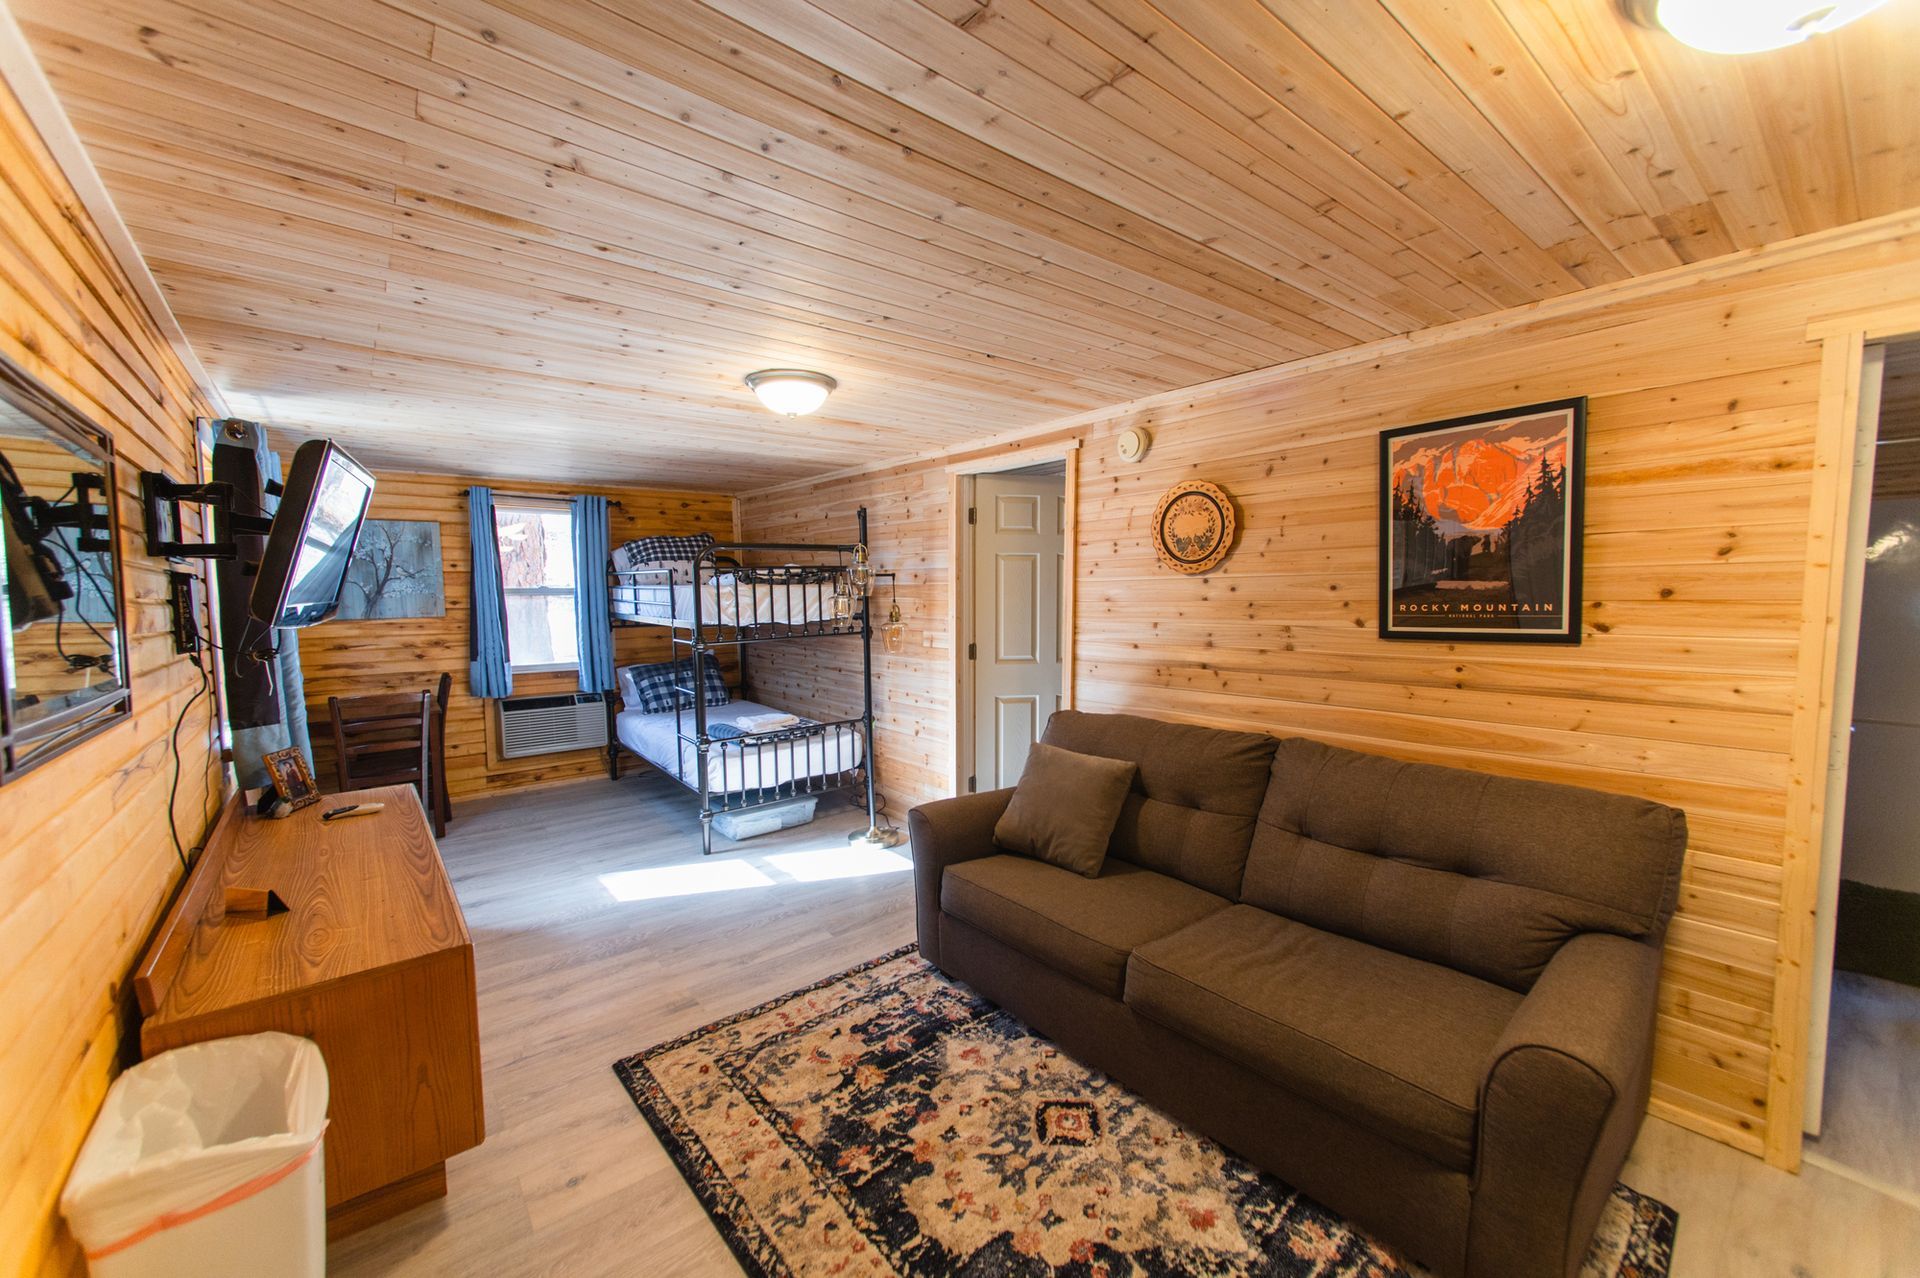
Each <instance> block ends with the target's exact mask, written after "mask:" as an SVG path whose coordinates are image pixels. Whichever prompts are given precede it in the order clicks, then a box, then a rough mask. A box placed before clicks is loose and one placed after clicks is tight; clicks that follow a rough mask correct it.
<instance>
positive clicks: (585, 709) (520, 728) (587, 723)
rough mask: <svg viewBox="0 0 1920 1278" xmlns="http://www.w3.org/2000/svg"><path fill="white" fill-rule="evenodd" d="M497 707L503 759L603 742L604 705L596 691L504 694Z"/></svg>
mask: <svg viewBox="0 0 1920 1278" xmlns="http://www.w3.org/2000/svg"><path fill="white" fill-rule="evenodd" d="M499 706H500V710H499V714H500V753H501V755H502V756H503V757H505V758H508V759H519V758H524V757H526V756H527V755H532V754H555V753H558V752H559V751H562V750H586V749H596V748H598V747H601V746H604V745H606V744H607V706H606V700H605V699H604V698H603V697H602V696H601V695H600V694H599V693H596V692H578V693H569V694H567V695H564V696H541V697H507V698H505V699H504V700H502V701H501V702H499Z"/></svg>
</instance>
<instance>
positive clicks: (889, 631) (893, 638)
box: [880, 572, 907, 656]
mask: <svg viewBox="0 0 1920 1278" xmlns="http://www.w3.org/2000/svg"><path fill="white" fill-rule="evenodd" d="M885 575H886V576H887V577H889V578H891V579H892V581H893V607H892V608H890V609H888V610H887V619H886V620H885V621H883V622H881V623H880V642H881V643H883V644H885V645H886V648H887V651H888V652H890V653H893V654H894V655H895V656H898V655H899V654H900V653H903V652H905V651H906V650H907V623H906V622H904V621H902V620H901V619H900V575H899V574H898V573H892V572H890V573H887V574H885Z"/></svg>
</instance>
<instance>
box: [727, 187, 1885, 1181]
mask: <svg viewBox="0 0 1920 1278" xmlns="http://www.w3.org/2000/svg"><path fill="white" fill-rule="evenodd" d="M1914 298H1920V219H1908V220H1903V221H1897V222H1890V223H1885V224H1881V225H1878V226H1876V227H1872V228H1867V227H1862V228H1857V229H1856V230H1855V231H1853V232H1851V233H1849V234H1848V235H1846V236H1828V237H1825V239H1823V240H1821V241H1819V242H1805V243H1794V244H1788V245H1783V246H1779V247H1776V248H1775V249H1770V250H1763V251H1761V252H1760V253H1758V254H1756V255H1754V256H1752V257H1751V258H1750V259H1748V260H1747V261H1745V262H1741V263H1735V264H1724V263H1723V264H1722V265H1720V266H1718V267H1713V268H1686V269H1685V270H1683V271H1681V272H1675V273H1673V274H1672V275H1671V276H1670V277H1667V278H1665V279H1664V280H1663V281H1662V282H1660V283H1658V284H1654V285H1645V284H1643V285H1637V286H1636V285H1623V286H1620V287H1618V288H1612V289H1608V290H1604V291H1600V292H1596V293H1595V294H1592V295H1589V296H1588V297H1585V298H1581V299H1574V300H1570V301H1566V302H1562V303H1548V304H1546V305H1545V306H1544V307H1533V308H1523V309H1522V310H1519V311H1514V312H1508V313H1506V314H1505V315H1504V316H1502V317H1500V318H1498V319H1497V320H1495V321H1492V322H1488V321H1469V322H1467V323H1465V324H1461V325H1456V326H1452V327H1451V328H1446V329H1438V330H1429V331H1428V332H1426V333H1424V334H1419V335H1415V336H1414V337H1411V338H1400V339H1393V340H1390V341H1387V342H1382V343H1379V344H1376V346H1374V347H1373V348H1370V349H1369V350H1367V351H1364V352H1360V353H1358V354H1345V355H1342V356H1335V357H1323V358H1320V359H1317V360H1310V361H1303V362H1302V363H1301V364H1300V365H1296V366H1283V367H1282V368H1279V369H1274V370H1269V371H1267V372H1264V373H1258V374H1250V375H1247V376H1244V377H1239V378H1234V379H1229V380H1228V381H1225V382H1221V383H1215V384H1213V385H1210V386H1204V387H1198V388H1194V389H1193V390H1192V391H1189V392H1187V393H1184V394H1182V395H1178V396H1159V397H1155V398H1153V399H1151V400H1146V401H1140V402H1138V403H1136V404H1132V405H1128V406H1125V407H1123V408H1120V409H1116V410H1114V411H1113V412H1110V413H1107V414H1094V415H1089V416H1088V417H1085V418H1082V419H1077V420H1075V421H1073V422H1071V423H1062V428H1063V430H1065V431H1066V433H1070V434H1072V435H1073V436H1075V437H1078V438H1080V439H1082V440H1083V441H1084V442H1083V452H1082V454H1081V457H1082V463H1081V469H1080V483H1079V489H1078V498H1079V511H1080V524H1079V529H1078V533H1077V542H1076V549H1077V552H1078V568H1077V588H1078V625H1077V633H1076V638H1075V645H1074V651H1075V657H1076V663H1077V664H1076V679H1077V685H1076V693H1075V700H1076V702H1077V704H1078V705H1079V707H1080V708H1082V709H1086V710H1096V711H1099V710H1113V711H1132V712H1138V713H1143V714H1149V715H1155V716H1159V717H1162V718H1169V719H1179V720H1187V721H1192V722H1199V723H1209V724H1217V725H1221V726H1225V727H1234V728H1249V729H1258V730H1262V731H1268V732H1274V733H1280V734H1286V733H1299V734H1302V735H1306V736H1311V737H1316V738H1320V739H1322V740H1327V741H1332V742H1336V743H1339V744H1341V745H1346V746H1352V747H1356V748H1359V749H1365V750H1375V751H1380V752H1383V753H1387V754H1392V755H1397V756H1401V757H1405V758H1412V759H1421V760H1428V761H1432V762H1437V763H1447V764H1455V765H1460V766H1466V767H1471V768H1480V769H1485V770H1488V771H1493V772H1500V773H1505V774H1509V775H1514V776H1526V777H1538V778H1544V779H1549V780H1554V781H1563V782H1570V783H1574V784H1578V785H1586V786H1592V787H1595V788H1598V789H1603V790H1612V791H1619V792H1624V793H1632V794H1640V795H1645V796H1647V797H1650V798H1654V799H1658V800H1661V801H1663V802H1667V803H1673V804H1676V805H1678V806H1680V807H1682V808H1684V809H1686V811H1687V813H1688V815H1689V818H1690V821H1691V828H1692V846H1691V848H1690V850H1689V854H1688V860H1687V867H1686V876H1685V888H1684V893H1683V897H1682V901H1681V905H1680V912H1679V916H1678V918H1677V919H1676V920H1675V923H1674V926H1673V929H1672V935H1671V940H1670V942H1669V945H1668V953H1667V963H1666V971H1665V978H1664V985H1663V990H1662V996H1661V1017H1660V1030H1659V1044H1658V1064H1657V1071H1656V1078H1655V1083H1654V1095H1655V1101H1654V1103H1655V1106H1656V1109H1657V1110H1658V1112H1661V1113H1663V1114H1665V1115H1668V1116H1670V1117H1673V1118H1676V1119H1678V1120H1679V1121H1681V1122H1684V1123H1685V1124H1686V1125H1688V1126H1690V1127H1694V1128H1696V1129H1699V1130H1702V1131H1706V1132H1708V1133H1710V1134H1712V1135H1715V1136H1718V1137H1720V1138H1722V1139H1724V1140H1726V1141H1728V1142H1729V1143H1731V1144H1734V1145H1736V1146H1739V1147H1741V1148H1743V1149H1747V1150H1750V1151H1754V1152H1758V1151H1760V1150H1761V1148H1762V1144H1763V1139H1764V1136H1765V1134H1766V1125H1767V1122H1768V1108H1767V1092H1768V1076H1769V1068H1770V1065H1771V1064H1772V1062H1771V1060H1770V1053H1771V1043H1772V1030H1773V1025H1772V1017H1773V1015H1774V1002H1773V999H1774V984H1775V980H1774V972H1775V962H1776V950H1777V949H1778V946H1779V940H1780V936H1781V931H1782V927H1781V885H1782V862H1783V848H1784V841H1785V837H1786V820H1787V804H1788V797H1787V796H1788V788H1789V784H1788V775H1789V767H1790V764H1791V762H1792V760H1791V759H1790V726H1791V723H1792V721H1793V717H1794V711H1795V702H1794V685H1795V677H1796V672H1797V664H1796V663H1797V660H1798V656H1799V653H1798V643H1797V641H1798V638H1799V634H1800V613H1801V608H1802V604H1801V600H1802V593H1803V585H1804V583H1805V581H1806V578H1807V575H1808V574H1809V573H1810V572H1821V573H1824V572H1825V571H1826V565H1825V564H1823V563H1810V562H1809V559H1810V556H1809V553H1808V549H1807V548H1808V544H1809V518H1810V494H1811V492H1812V465H1813V442H1814V436H1815V423H1816V416H1817V404H1818V400H1819V394H1820V388H1819V377H1820V360H1821V352H1820V347H1819V344H1818V343H1816V342H1812V341H1809V340H1808V338H1807V325H1808V322H1809V320H1810V319H1811V318H1814V317H1816V316H1820V315H1826V314H1833V313H1839V312H1845V311H1849V310H1852V309H1855V308H1865V307H1871V306H1877V305H1887V304H1891V303H1893V302H1896V301H1903V300H1911V299H1914ZM1572 395H1586V396H1589V397H1590V409H1591V413H1590V418H1589V422H1590V456H1589V461H1588V468H1587V493H1588V515H1587V528H1586V543H1585V545H1586V609H1585V619H1584V632H1583V633H1584V639H1583V643H1582V645H1581V646H1580V647H1578V648H1570V649H1562V648H1540V647H1522V646H1500V645H1435V644H1414V643H1404V642H1402V643H1390V642H1387V641H1384V640H1382V639H1380V638H1379V637H1378V635H1377V633H1376V629H1375V626H1376V617H1377V610H1376V590H1377V587H1376V579H1377V578H1376V573H1377V567H1376V559H1375V553H1376V541H1377V537H1376V532H1375V521H1376V518H1377V514H1376V512H1377V506H1376V500H1377V499H1376V483H1377V475H1376V471H1377V468H1378V461H1377V443H1376V440H1377V436H1378V433H1379V432H1380V431H1381V430H1383V429H1385V428H1388V427H1391V426H1398V425H1403V424H1408V423H1413V422H1421V421H1429V420H1434V419H1439V418H1445V417H1452V416H1456V415H1460V414H1465V413H1472V412H1478V411H1481V410H1490V409H1498V408H1501V407H1505V406H1510V405H1517V404H1526V403H1532V402H1535V401H1540V400H1549V399H1557V398H1562V397H1565V396H1572ZM1131 425H1144V426H1146V427H1148V428H1149V429H1151V430H1152V431H1153V434H1154V442H1153V447H1152V449H1151V450H1150V451H1149V452H1148V454H1147V456H1146V458H1145V460H1144V461H1142V462H1140V463H1138V464H1133V465H1129V464H1126V463H1123V462H1120V461H1119V460H1117V458H1116V457H1115V454H1114V437H1115V435H1116V433H1117V432H1118V430H1120V429H1121V428H1123V427H1126V426H1131ZM1058 434H1059V432H1056V433H1055V435H1054V436H1052V437H1054V438H1057V437H1058ZM1034 438H1035V440H1036V442H1037V439H1038V438H1042V437H1034ZM1023 442H1024V440H1023ZM1004 447H1011V445H1005V446H1004ZM989 451H990V450H989ZM971 455H973V454H968V456H971ZM961 456H962V455H960V454H954V455H948V456H941V457H937V458H928V459H923V460H921V461H919V462H917V463H914V464H910V465H902V466H892V467H889V468H886V469H882V470H877V471H873V472H870V473H866V474H854V475H840V476H835V477H832V478H830V479H827V480H823V481H818V482H816V483H813V484H810V485H794V486H785V487H782V488H779V489H774V490H769V491H767V492H764V493H760V494H754V495H750V496H748V497H747V498H744V499H743V501H742V521H743V525H744V528H745V530H746V535H747V536H749V537H750V538H753V537H765V538H774V537H777V538H781V539H787V538H797V539H798V538H823V539H824V538H827V537H830V536H831V537H838V536H840V535H841V534H842V533H843V532H844V529H845V527H846V526H847V524H846V521H847V518H848V515H849V513H850V511H851V510H852V508H853V507H855V506H856V505H859V504H862V503H864V504H866V505H868V506H869V507H871V508H872V514H873V528H874V532H873V538H872V539H873V545H874V551H875V558H876V560H877V562H878V563H879V565H880V566H881V567H882V568H897V569H899V570H901V571H902V572H903V574H904V576H903V577H902V589H901V600H902V605H903V609H904V610H905V611H906V612H907V613H908V616H909V620H910V622H911V624H912V625H913V626H914V635H913V639H912V641H911V644H910V649H909V652H908V653H907V654H903V655H901V656H899V657H890V658H889V657H884V656H883V657H881V658H880V659H879V668H880V684H879V687H880V690H881V692H882V694H883V696H884V704H883V705H882V707H881V709H880V712H879V713H880V733H879V741H878V747H877V753H878V757H879V769H880V776H881V778H882V781H883V785H885V786H886V787H887V788H889V789H891V790H893V791H894V792H895V793H896V796H897V798H896V809H898V808H900V807H904V806H906V805H908V804H911V803H915V802H919V801H922V800H924V799H927V798H931V797H935V796H938V795H941V794H945V793H948V792H950V789H951V777H952V762H951V757H950V749H951V746H950V742H951V740H952V732H951V723H952V720H951V707H950V706H949V705H948V697H949V695H950V694H949V687H950V680H951V670H950V666H949V662H950V660H951V656H952V654H951V653H950V652H949V651H948V648H947V642H946V637H945V635H944V633H943V628H944V626H945V624H946V621H945V618H946V612H947V591H948V586H949V582H948V573H949V560H948V536H949V524H948V519H949V513H948V511H947V509H946V503H947V491H948V490H947V483H948V477H947V473H946V467H947V465H948V464H950V463H952V462H954V461H956V460H959V459H960V458H961ZM1189 477H1199V478H1204V479H1208V480H1211V481H1213V482H1215V483H1217V484H1220V485H1221V486H1222V487H1224V488H1225V489H1226V490H1227V491H1228V492H1229V493H1231V494H1232V495H1233V497H1234V499H1235V501H1236V502H1237V503H1238V504H1239V507H1240V511H1241V515H1242V523H1241V527H1242V532H1241V535H1240V540H1239V544H1238V546H1237V547H1236V549H1235V551H1234V553H1233V555H1232V556H1231V557H1230V558H1229V559H1228V560H1227V562H1226V564H1225V565H1224V566H1223V567H1222V568H1221V569H1220V570H1219V571H1217V572H1215V573H1213V574H1211V575H1209V576H1206V577H1201V578H1197V579H1196V578H1183V577H1177V576H1175V575H1174V574H1172V573H1169V572H1166V571H1163V570H1162V569H1160V568H1159V567H1158V566H1157V565H1156V563H1155V560H1154V555H1153V551H1152V549H1151V547H1150V546H1149V544H1148V542H1147V523H1148V517H1149V515H1150V514H1151V513H1152V510H1153V507H1154V503H1155V501H1156V500H1157V499H1158V498H1159V496H1160V494H1161V493H1163V492H1164V491H1165V490H1166V489H1167V487H1168V486H1169V485H1171V484H1172V483H1173V482H1174V481H1175V480H1178V479H1183V478H1189ZM749 667H750V671H751V674H752V677H753V680H754V682H755V684H756V686H757V687H759V688H760V689H761V690H762V692H764V693H765V694H767V695H766V697H765V699H766V700H770V701H774V702H776V703H781V704H785V705H788V706H791V707H793V708H796V709H797V708H805V709H809V710H814V709H819V708H821V705H820V703H821V702H822V701H824V700H828V699H841V700H844V698H845V697H847V696H849V695H852V693H853V691H854V690H855V689H856V688H857V685H856V684H854V683H853V682H852V679H851V678H850V676H849V673H848V670H847V668H846V667H845V666H842V665H838V664H821V665H817V666H816V665H813V664H811V663H808V662H805V661H801V660H795V659H794V658H793V657H792V656H791V655H790V654H787V653H784V652H781V651H778V650H776V649H772V648H769V649H764V650H761V651H757V652H755V653H754V654H753V656H752V657H751V659H750V661H749ZM855 669H857V667H855Z"/></svg>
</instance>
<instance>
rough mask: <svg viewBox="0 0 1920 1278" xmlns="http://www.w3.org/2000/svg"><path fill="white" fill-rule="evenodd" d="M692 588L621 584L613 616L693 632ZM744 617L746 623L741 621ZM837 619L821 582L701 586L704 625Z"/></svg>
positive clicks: (723, 581)
mask: <svg viewBox="0 0 1920 1278" xmlns="http://www.w3.org/2000/svg"><path fill="white" fill-rule="evenodd" d="M693 590H694V588H693V586H692V584H691V583H687V582H682V583H679V584H676V585H673V586H668V585H667V584H666V583H665V582H655V581H647V580H646V579H644V578H642V579H641V580H640V581H639V582H635V581H621V582H620V583H619V584H618V585H616V586H615V587H614V591H613V615H614V616H615V617H617V618H619V619H620V620H622V621H646V622H653V623H655V624H658V625H663V626H665V625H673V626H678V627H680V628H681V629H683V630H690V629H692V628H693ZM669 591H671V593H669ZM742 614H744V615H745V620H744V621H743V620H742ZM832 619H833V587H832V586H831V585H830V584H825V583H821V582H807V583H805V584H802V583H799V582H796V583H794V584H793V585H792V586H786V585H782V584H780V583H778V582H755V581H743V582H741V583H740V584H739V589H738V590H736V589H735V588H734V577H733V574H732V573H724V574H722V575H720V576H718V577H709V578H706V579H704V580H702V581H701V583H700V623H701V624H702V625H705V626H738V625H749V626H766V625H782V626H791V625H797V624H801V623H804V622H810V621H831V620H832Z"/></svg>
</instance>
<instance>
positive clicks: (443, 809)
mask: <svg viewBox="0 0 1920 1278" xmlns="http://www.w3.org/2000/svg"><path fill="white" fill-rule="evenodd" d="M452 692H453V676H452V675H450V674H447V673H446V672H445V671H442V672H441V674H440V686H439V688H438V689H436V690H435V692H434V695H433V798H434V802H435V803H436V804H438V805H439V806H438V807H437V808H436V809H435V810H434V814H433V822H434V832H435V834H436V835H444V834H445V833H446V832H447V826H448V825H450V824H451V823H452V822H453V798H452V796H451V795H449V794H448V793H447V698H448V697H449V696H450V695H451V694H452Z"/></svg>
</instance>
